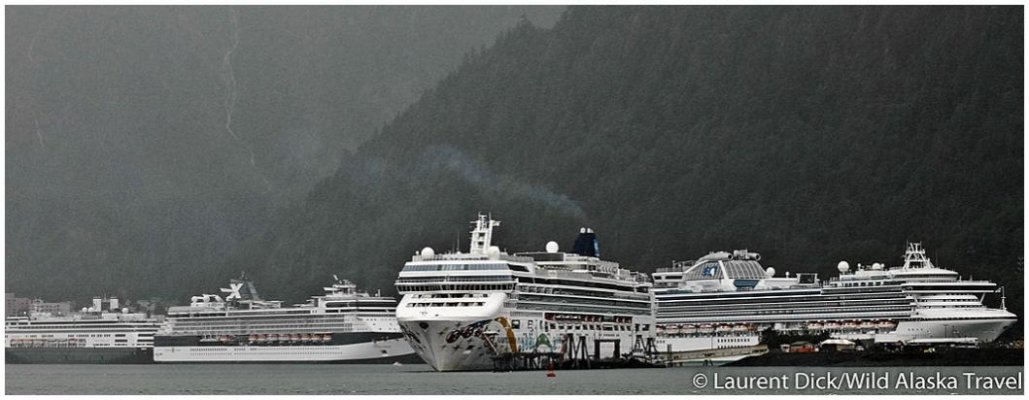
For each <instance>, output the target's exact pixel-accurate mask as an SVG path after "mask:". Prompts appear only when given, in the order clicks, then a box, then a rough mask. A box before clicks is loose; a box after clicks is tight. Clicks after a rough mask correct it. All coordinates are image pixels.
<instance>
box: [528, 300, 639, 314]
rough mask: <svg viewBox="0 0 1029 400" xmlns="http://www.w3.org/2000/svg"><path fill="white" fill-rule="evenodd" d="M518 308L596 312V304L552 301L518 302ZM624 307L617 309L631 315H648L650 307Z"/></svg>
mask: <svg viewBox="0 0 1029 400" xmlns="http://www.w3.org/2000/svg"><path fill="white" fill-rule="evenodd" d="M519 308H524V309H527V310H543V311H566V312H576V313H595V312H597V307H596V306H572V305H560V304H553V303H532V302H526V303H519ZM611 308H622V307H611ZM625 308H626V309H625V310H619V311H623V312H625V313H628V314H633V315H650V309H649V308H648V309H645V310H644V309H633V308H629V307H625Z"/></svg>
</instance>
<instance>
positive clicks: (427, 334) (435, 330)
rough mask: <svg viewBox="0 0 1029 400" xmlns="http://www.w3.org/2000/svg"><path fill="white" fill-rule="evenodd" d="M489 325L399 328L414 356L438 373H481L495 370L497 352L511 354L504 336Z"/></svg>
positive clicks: (425, 324)
mask: <svg viewBox="0 0 1029 400" xmlns="http://www.w3.org/2000/svg"><path fill="white" fill-rule="evenodd" d="M483 321H485V322H483ZM490 321H491V320H490V319H484V320H482V321H409V322H401V323H400V326H401V329H403V331H404V333H405V336H407V341H408V343H410V344H411V347H412V348H413V349H414V351H415V353H417V354H418V356H419V357H421V359H422V360H424V361H425V362H426V363H427V364H429V365H430V366H431V367H432V368H433V369H435V370H436V371H440V372H444V371H482V370H491V369H492V368H493V357H494V356H495V355H496V354H497V353H498V351H499V352H506V351H509V350H510V346H509V345H508V344H507V340H506V335H505V334H503V333H500V334H496V333H495V331H490V330H489V327H488V325H489V322H490ZM480 325H481V326H480ZM477 331H478V332H479V333H478V334H477V333H476V332H477ZM453 332H458V333H457V334H452V333H453ZM464 332H468V334H467V335H462V334H461V333H464ZM487 332H489V333H487ZM498 338H500V340H498ZM487 340H488V341H489V342H487ZM498 342H502V343H498ZM491 344H492V345H491ZM494 348H497V350H498V351H494Z"/></svg>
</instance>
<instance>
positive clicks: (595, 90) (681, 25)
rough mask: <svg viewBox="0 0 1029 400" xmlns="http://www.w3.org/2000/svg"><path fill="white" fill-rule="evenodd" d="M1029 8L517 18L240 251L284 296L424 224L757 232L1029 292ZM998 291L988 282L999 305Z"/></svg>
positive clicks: (638, 245) (661, 11)
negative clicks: (1028, 202)
mask: <svg viewBox="0 0 1029 400" xmlns="http://www.w3.org/2000/svg"><path fill="white" fill-rule="evenodd" d="M1022 24H1023V22H1022V9H1021V8H1013V7H572V8H570V9H569V11H567V12H566V13H565V14H564V15H563V17H562V19H561V20H560V21H558V23H557V24H556V25H555V26H554V27H553V29H543V28H539V27H536V26H533V25H532V24H529V23H523V24H520V25H518V26H517V27H516V28H514V29H513V30H511V31H510V32H507V33H506V34H504V35H503V36H502V37H500V38H499V39H498V41H497V43H496V44H495V45H493V46H492V47H490V48H489V49H487V50H486V51H484V52H476V53H474V54H472V55H470V56H469V57H466V59H465V62H464V63H463V65H462V66H461V67H460V68H459V69H458V70H457V72H455V73H453V74H450V75H449V76H447V77H446V78H445V79H443V80H442V81H441V82H440V83H439V84H438V85H437V86H436V87H435V88H434V89H433V90H431V91H429V92H427V93H426V94H425V95H423V96H422V97H421V99H420V100H419V101H418V102H417V103H415V104H414V105H412V106H411V107H410V108H408V109H407V110H406V111H405V112H403V113H401V114H400V115H399V116H397V118H396V119H394V120H392V121H391V122H390V123H389V124H388V125H387V126H386V127H385V128H383V129H382V131H381V133H380V134H379V135H377V136H375V137H374V138H372V139H370V140H369V141H368V142H367V143H365V144H363V145H362V146H360V147H359V148H358V149H357V150H355V151H354V152H352V153H349V154H348V155H347V156H346V157H345V158H344V160H343V164H342V167H341V168H340V169H339V170H338V171H337V172H336V174H335V175H334V176H332V177H330V178H328V179H325V180H324V181H322V182H320V183H319V184H318V185H316V186H315V188H314V190H313V191H312V192H311V193H310V194H309V195H308V197H307V198H306V199H305V200H304V201H303V202H300V203H298V204H296V205H295V206H294V207H293V208H292V209H291V210H289V211H288V212H286V213H285V214H283V215H281V216H279V217H278V218H277V219H276V222H275V225H274V227H273V228H272V229H271V230H269V231H268V233H266V234H264V235H262V236H261V237H260V238H259V239H256V240H254V241H253V242H251V243H249V245H248V246H247V247H244V248H243V249H244V250H243V251H240V252H239V253H237V254H236V256H235V257H234V258H233V261H232V262H230V263H229V264H227V267H226V270H225V272H223V274H222V276H223V277H228V276H229V275H230V274H232V273H233V271H238V270H240V269H243V268H246V269H247V271H248V274H250V275H251V276H253V277H255V279H258V280H259V281H264V282H267V283H266V284H265V285H264V286H265V287H269V290H274V291H275V293H276V294H277V295H280V296H285V297H290V298H293V299H299V298H301V297H303V296H304V295H307V294H312V293H317V291H318V287H319V285H321V284H323V283H324V282H325V281H326V279H327V277H328V274H330V273H333V272H336V273H340V275H341V276H347V277H350V278H351V279H353V280H355V281H356V282H357V283H359V284H360V285H362V286H364V287H369V288H373V289H374V288H381V289H384V290H392V281H393V280H394V279H395V277H396V273H397V271H398V270H399V269H400V268H401V266H402V265H403V263H404V261H405V260H407V259H408V258H409V256H410V255H411V254H413V253H414V252H415V251H417V250H418V249H421V248H422V247H423V246H426V245H428V246H432V247H434V248H435V249H436V250H437V251H446V250H449V249H453V248H454V247H455V245H454V243H455V242H459V244H460V247H461V248H462V249H464V250H467V246H468V244H467V237H466V235H467V230H468V225H467V222H468V221H470V220H472V219H474V217H475V213H476V212H478V211H482V212H487V211H488V212H492V214H493V216H494V217H496V218H497V219H499V220H502V221H503V224H502V225H501V227H500V228H499V229H498V231H497V232H496V237H495V238H496V240H495V242H496V243H498V244H499V245H501V246H502V247H504V248H507V249H509V250H519V251H525V250H540V249H542V248H543V246H544V243H546V242H547V241H548V240H557V241H559V242H560V243H561V245H562V247H563V248H565V249H568V248H570V246H571V243H572V240H573V238H574V235H575V233H576V231H577V230H578V228H579V227H580V226H589V227H592V228H594V229H595V230H596V232H597V233H598V236H599V238H600V241H601V249H602V254H603V256H604V257H605V258H607V259H612V260H617V261H620V262H622V263H623V264H624V265H627V266H630V267H632V268H636V269H641V270H653V269H654V268H657V267H661V266H666V265H668V264H669V263H670V262H671V261H672V260H676V259H678V260H684V259H695V258H697V257H700V256H702V255H704V254H706V253H707V252H709V251H714V250H732V249H736V248H748V249H750V250H752V251H758V252H760V253H762V255H763V260H764V262H765V264H766V265H771V266H774V267H776V269H777V270H778V271H780V273H783V272H787V271H792V272H805V271H817V272H819V273H820V276H821V277H822V278H823V279H827V278H829V277H831V276H835V266H836V263H837V262H838V261H840V260H848V261H849V262H850V263H851V264H852V265H853V264H856V263H859V262H862V263H872V262H885V263H887V264H889V265H897V264H899V263H900V256H901V255H902V254H903V251H904V247H905V242H906V241H921V242H923V243H924V245H925V246H926V248H927V249H928V251H929V255H930V256H931V257H932V258H933V259H934V260H935V261H937V263H938V264H939V265H941V266H945V267H951V268H954V269H957V270H958V271H960V272H961V273H962V274H963V276H966V277H967V276H969V275H972V276H973V277H975V278H985V279H991V280H994V281H997V282H999V283H1000V284H1001V285H1004V286H1006V287H1007V294H1008V302H1007V305H1008V307H1009V308H1010V309H1012V310H1013V311H1016V312H1018V313H1019V314H1020V313H1021V310H1022V300H1021V299H1022V297H1021V293H1022V269H1021V263H1022V259H1021V255H1022V252H1023V247H1022V238H1023V231H1022V221H1023V187H1022V182H1023V179H1022V178H1023V145H1024V142H1023V115H1022V101H1023V100H1022V99H1023V81H1022V70H1023V64H1022V54H1023V48H1022V32H1023V31H1022V29H1023V25H1022ZM998 300H999V299H998V296H993V298H992V299H990V300H989V302H990V303H991V304H996V303H997V301H998Z"/></svg>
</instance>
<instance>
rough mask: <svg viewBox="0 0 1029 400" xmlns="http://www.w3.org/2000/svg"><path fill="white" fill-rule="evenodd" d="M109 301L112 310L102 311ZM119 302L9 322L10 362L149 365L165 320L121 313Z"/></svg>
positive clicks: (7, 356) (7, 348) (6, 341)
mask: <svg viewBox="0 0 1029 400" xmlns="http://www.w3.org/2000/svg"><path fill="white" fill-rule="evenodd" d="M105 302H106V303H108V305H109V306H108V308H106V309H105V307H103V305H104V303H105ZM118 306H119V303H118V299H117V298H112V299H102V298H100V297H97V298H94V299H93V305H92V306H91V307H88V308H84V309H83V310H81V312H74V313H71V314H69V315H53V314H50V313H37V312H33V313H31V314H30V315H29V316H23V317H9V318H7V319H6V320H5V322H4V347H5V359H6V360H7V362H8V363H68V364H70V363H90V364H92V363H97V364H99V363H149V362H152V361H153V357H152V355H151V354H152V348H153V340H154V334H155V332H157V330H158V328H159V326H160V324H161V321H160V319H159V318H151V317H148V316H147V314H146V313H142V312H129V310H128V308H121V309H119V307H118Z"/></svg>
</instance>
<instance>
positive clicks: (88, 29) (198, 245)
mask: <svg viewBox="0 0 1029 400" xmlns="http://www.w3.org/2000/svg"><path fill="white" fill-rule="evenodd" d="M563 10H564V7H521V6H489V7H478V6H476V7H464V6H462V7H422V6H418V7H406V6H389V7H372V6H343V7H340V6H333V7H286V6H275V7H263V6H240V7H225V6H203V7H197V6H103V7H100V6H85V7H83V6H77V7H68V6H11V7H7V17H6V22H7V27H6V44H7V47H6V49H7V51H6V53H5V57H6V58H5V60H6V66H7V74H6V85H7V86H6V94H5V95H6V102H7V119H6V126H5V127H6V136H5V143H6V152H5V156H6V159H5V165H6V171H7V173H6V193H7V195H6V206H5V208H6V233H7V241H6V245H7V247H6V249H7V251H6V254H5V261H6V278H7V280H6V282H7V284H6V290H7V291H13V292H16V293H18V294H19V295H24V296H31V297H36V296H41V297H43V298H46V299H51V300H55V301H57V300H66V299H78V300H82V299H88V297H89V296H93V295H99V294H112V295H114V294H117V295H121V296H122V297H123V298H124V297H125V296H128V297H131V298H140V297H148V296H164V297H167V298H174V299H185V298H188V296H190V295H191V294H194V291H199V290H212V289H211V288H210V286H212V285H215V284H213V283H210V282H206V281H204V280H202V279H200V278H199V277H200V276H203V274H204V273H207V272H211V271H213V272H214V273H217V272H218V271H217V270H216V269H215V266H217V265H219V264H222V263H224V259H225V257H226V256H227V255H228V254H229V253H230V252H231V251H232V249H233V248H234V247H235V246H237V245H238V244H239V243H241V242H242V241H243V240H245V239H246V238H248V237H252V236H255V235H258V234H259V233H261V232H264V231H265V230H266V229H267V228H268V227H269V222H270V221H271V220H270V218H269V215H273V214H274V213H275V211H276V210H278V209H280V208H281V207H284V206H285V205H288V204H291V203H292V202H295V201H297V200H300V199H302V198H303V197H304V196H305V195H306V194H307V193H308V192H309V191H310V190H311V188H312V187H313V186H314V184H315V183H316V182H318V181H319V180H321V179H323V178H326V177H329V176H332V175H333V174H334V173H335V171H336V170H337V169H338V168H339V165H340V164H339V163H340V157H341V156H342V155H343V154H344V151H345V150H346V149H353V148H355V147H356V146H357V145H359V144H360V143H362V142H364V141H365V140H367V138H368V137H370V136H372V135H374V133H375V131H376V130H377V129H379V128H381V126H382V125H383V124H384V123H385V122H387V121H389V120H390V119H391V118H393V116H394V115H395V114H396V113H399V112H400V111H402V110H403V109H404V108H405V107H406V106H408V105H410V103H412V102H414V101H415V100H417V99H418V97H419V96H420V95H421V93H422V91H423V90H424V89H426V88H429V87H431V86H432V85H433V84H434V83H435V82H436V81H438V80H439V79H440V78H442V77H443V76H445V74H446V73H448V72H450V71H452V70H454V68H456V67H457V66H458V65H460V62H461V56H462V55H463V54H465V53H467V52H468V51H470V50H471V49H475V48H480V47H482V46H484V45H486V44H489V43H491V41H492V40H493V39H494V38H495V37H496V35H497V34H499V33H500V32H503V31H504V30H506V29H509V28H510V27H513V26H515V25H516V24H517V23H518V21H521V20H522V19H531V20H533V21H536V22H537V23H540V24H543V25H546V26H549V25H552V24H553V23H554V22H555V21H556V20H557V18H558V17H559V16H560V13H561V12H562V11H563ZM215 289H216V288H215Z"/></svg>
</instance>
